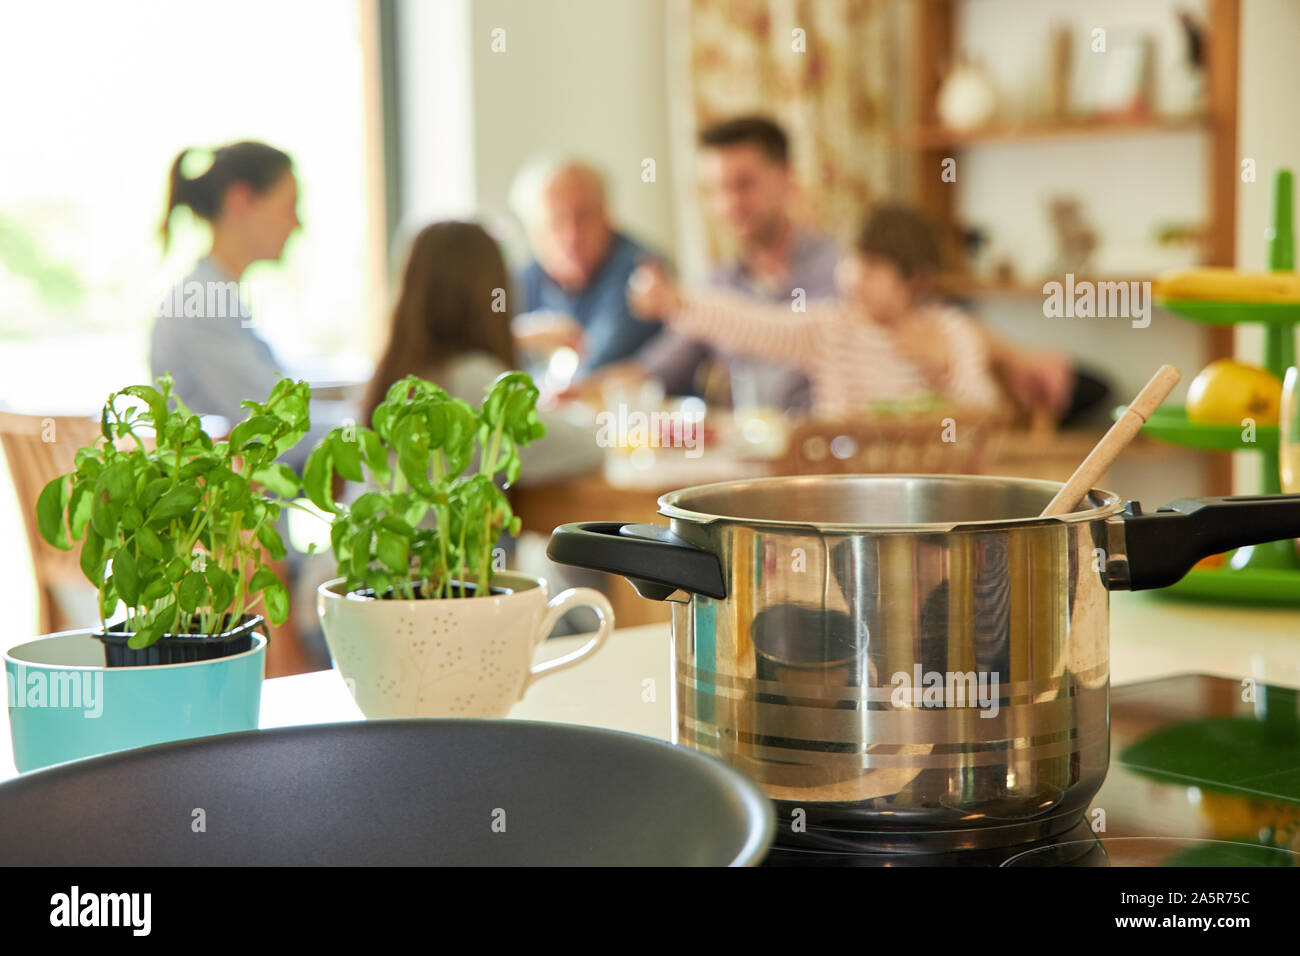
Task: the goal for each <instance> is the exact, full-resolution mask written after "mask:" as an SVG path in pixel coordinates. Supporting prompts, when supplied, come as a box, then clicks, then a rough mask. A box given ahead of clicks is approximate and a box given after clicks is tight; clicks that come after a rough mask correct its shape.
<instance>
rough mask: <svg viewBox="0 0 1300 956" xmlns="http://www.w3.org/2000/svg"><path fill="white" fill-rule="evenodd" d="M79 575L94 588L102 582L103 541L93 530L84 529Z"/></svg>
mask: <svg viewBox="0 0 1300 956" xmlns="http://www.w3.org/2000/svg"><path fill="white" fill-rule="evenodd" d="M80 563H81V573H82V574H84V575H85V576H86V580H88V581H89V582H90V583H91V584H93V585H94V586H95V587H99V586H100V585H101V584H102V583H103V582H104V539H103V538H101V537H100V536H99V533H98V532H97V531H95V529H94V528H88V529H86V540H85V541H83V542H82V543H81V561H80Z"/></svg>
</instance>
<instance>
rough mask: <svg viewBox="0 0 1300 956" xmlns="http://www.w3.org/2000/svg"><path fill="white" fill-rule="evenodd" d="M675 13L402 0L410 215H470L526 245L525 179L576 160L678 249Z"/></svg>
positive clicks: (624, 1)
mask: <svg viewBox="0 0 1300 956" xmlns="http://www.w3.org/2000/svg"><path fill="white" fill-rule="evenodd" d="M431 7H437V8H440V9H439V10H438V11H436V12H430V10H429V9H428V8H431ZM665 9H666V6H665V4H664V3H663V2H662V0H474V2H472V3H471V2H469V0H438V2H437V3H434V2H429V0H404V2H403V3H402V4H401V5H400V9H399V17H400V18H401V19H399V29H400V30H401V31H402V53H403V55H404V60H405V62H404V64H403V72H404V75H405V77H406V88H405V89H404V91H403V92H404V95H405V101H404V103H403V115H404V117H406V120H407V122H408V123H413V124H414V130H415V132H414V134H413V135H410V136H408V139H407V142H406V150H407V152H406V163H407V175H406V177H405V181H406V185H407V191H408V201H407V204H406V205H407V212H408V215H409V216H410V217H411V218H413V219H415V220H422V219H423V220H427V219H429V218H437V217H438V216H440V215H466V214H470V213H474V214H476V215H479V216H481V217H483V218H485V219H486V220H487V221H488V222H489V223H490V224H491V225H492V226H494V227H495V228H496V230H497V231H498V232H499V233H502V235H501V238H503V239H505V240H506V242H507V244H508V245H509V246H510V247H511V248H512V251H517V250H518V248H519V246H520V237H519V236H518V234H517V233H510V232H507V231H506V230H507V229H508V228H509V226H510V223H509V221H508V218H509V217H508V214H507V206H506V194H507V191H508V189H509V186H510V183H511V181H512V180H513V178H514V175H515V173H516V172H517V171H518V169H519V167H520V166H521V165H522V164H523V163H524V162H525V161H526V160H527V159H529V158H530V157H532V156H534V155H537V154H539V153H560V154H565V155H569V154H572V155H578V156H582V157H584V158H586V159H588V160H590V161H591V162H593V163H594V164H595V165H596V166H597V167H598V168H600V169H601V170H602V171H603V172H604V173H605V175H606V177H607V181H608V184H609V189H610V194H611V196H610V198H611V204H612V207H613V212H614V215H615V217H616V220H617V221H618V222H619V223H620V224H621V225H623V226H624V227H625V228H627V229H628V230H630V231H631V232H632V233H633V234H635V235H636V236H637V237H639V238H641V239H642V240H644V241H646V242H649V243H651V244H652V245H653V246H655V247H657V248H660V249H662V250H664V251H665V252H668V253H671V251H672V249H673V246H674V228H673V211H672V202H671V188H672V180H671V175H670V170H669V168H668V167H669V161H668V106H667V97H668V79H667V67H666V62H665V60H666V54H665V31H666V13H665ZM495 30H503V31H504V42H505V49H504V51H502V52H494V51H493V40H494V32H493V31H495ZM497 36H498V38H499V36H500V35H497ZM458 44H459V45H460V46H461V49H460V50H456V49H453V47H455V46H456V45H458ZM446 117H450V120H448V119H447V118H446ZM452 156H454V157H455V158H454V159H453V158H450V157H452ZM645 158H653V159H654V160H655V161H656V164H657V181H656V182H654V183H645V182H642V179H641V168H642V166H641V164H642V160H643V159H645ZM466 164H468V169H469V173H468V174H465V172H464V170H465V169H466ZM446 169H451V170H453V171H454V174H453V175H451V176H444V174H443V172H442V171H443V170H446ZM440 176H443V177H444V178H443V179H442V180H441V181H440V182H435V183H430V182H428V180H429V179H430V178H437V177H440Z"/></svg>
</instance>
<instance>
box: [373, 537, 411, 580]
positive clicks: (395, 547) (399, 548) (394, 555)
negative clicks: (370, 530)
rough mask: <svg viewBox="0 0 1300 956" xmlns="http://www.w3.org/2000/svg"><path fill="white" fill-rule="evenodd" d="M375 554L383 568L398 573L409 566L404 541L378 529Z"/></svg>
mask: <svg viewBox="0 0 1300 956" xmlns="http://www.w3.org/2000/svg"><path fill="white" fill-rule="evenodd" d="M375 552H376V554H377V555H378V556H379V560H380V561H381V562H382V563H383V564H384V566H385V567H388V568H390V569H392V570H393V571H395V572H400V571H402V570H403V569H405V568H406V567H407V566H408V564H409V555H408V552H407V544H406V539H405V538H403V537H402V536H401V535H399V534H394V533H393V532H391V531H386V530H383V529H380V530H379V531H378V532H377V533H376V535H375Z"/></svg>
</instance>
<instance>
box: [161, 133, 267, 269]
mask: <svg viewBox="0 0 1300 956" xmlns="http://www.w3.org/2000/svg"><path fill="white" fill-rule="evenodd" d="M292 165H293V160H292V159H290V157H289V154H288V153H285V152H282V151H281V150H278V149H276V148H275V147H274V146H268V145H266V144H265V143H258V142H253V141H246V142H241V143H231V144H229V145H228V146H221V147H219V148H218V149H215V150H211V151H209V150H206V149H183V150H181V151H180V153H179V154H178V155H177V156H176V159H175V160H174V161H173V162H172V168H171V175H170V176H169V177H168V180H167V206H166V209H165V210H164V212H163V218H162V223H161V225H159V227H158V235H159V236H160V237H161V238H162V243H163V249H164V251H165V250H166V249H167V244H168V242H169V241H170V240H171V220H172V213H173V212H175V211H176V207H177V206H185V207H187V208H188V209H189V210H190V211H191V212H193V213H194V215H196V216H198V217H199V218H200V219H203V220H206V221H207V222H212V221H213V220H215V219H216V218H217V216H218V215H219V214H220V212H221V205H222V203H223V202H224V201H225V198H226V190H227V189H229V188H230V187H231V185H232V184H234V183H237V182H242V183H247V184H248V185H249V186H250V187H251V188H252V190H253V192H255V193H264V192H266V191H267V190H268V189H270V188H271V187H272V186H273V185H275V183H276V181H277V180H278V179H279V178H280V177H281V176H283V175H284V174H285V173H286V172H288V171H289V170H290V169H291V168H292Z"/></svg>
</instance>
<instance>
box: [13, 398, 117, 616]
mask: <svg viewBox="0 0 1300 956" xmlns="http://www.w3.org/2000/svg"><path fill="white" fill-rule="evenodd" d="M98 434H99V422H98V421H96V420H94V419H92V418H79V417H54V416H40V415H17V414H14V413H12V412H0V450H3V452H4V457H5V461H6V462H8V464H9V474H10V477H11V478H12V480H13V487H14V493H15V497H16V498H17V500H18V507H19V510H20V511H21V512H22V515H23V526H24V528H26V530H27V546H28V549H29V551H30V552H31V558H32V568H33V570H34V571H35V573H36V588H37V600H38V609H39V616H40V617H39V624H40V633H42V634H50V633H53V632H55V631H63V630H69V629H72V628H75V627H81V626H84V625H88V624H92V623H97V622H96V621H94V620H78V619H75V618H74V617H72V616H70V615H75V613H76V612H73V611H70V608H71V607H72V606H73V605H75V604H84V605H85V606H86V607H91V608H93V607H94V593H95V591H94V588H93V587H91V585H90V583H89V582H88V581H87V580H86V578H85V575H83V574H82V573H81V566H80V564H79V563H78V562H79V561H80V559H81V543H80V542H78V541H74V542H72V550H71V551H60V550H59V549H58V548H56V547H54V546H53V545H51V544H49V543H47V542H46V541H45V539H44V538H42V537H41V536H40V532H39V531H38V530H37V528H36V499H37V498H38V497H39V496H40V493H41V489H42V488H44V487H45V486H46V485H47V484H48V483H49V482H51V481H53V480H54V479H55V478H57V477H58V476H59V475H65V474H67V473H68V472H70V471H72V470H73V469H74V468H75V467H76V463H75V458H76V454H77V449H78V448H81V447H82V446H83V445H89V444H90V443H91V442H92V441H94V439H95V437H96V436H97V435H98ZM74 596H77V597H80V598H82V599H83V600H82V601H76V600H73V598H74Z"/></svg>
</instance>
